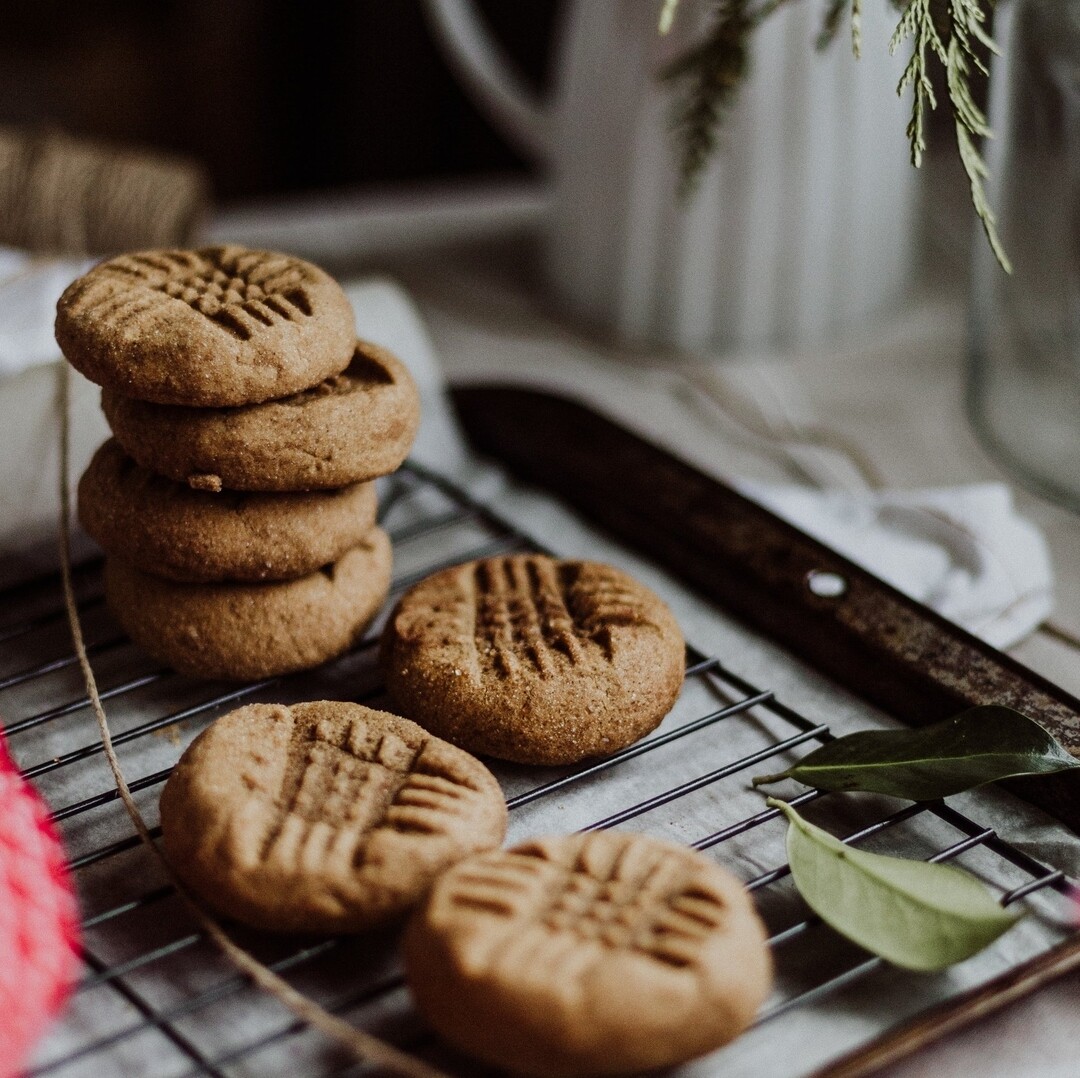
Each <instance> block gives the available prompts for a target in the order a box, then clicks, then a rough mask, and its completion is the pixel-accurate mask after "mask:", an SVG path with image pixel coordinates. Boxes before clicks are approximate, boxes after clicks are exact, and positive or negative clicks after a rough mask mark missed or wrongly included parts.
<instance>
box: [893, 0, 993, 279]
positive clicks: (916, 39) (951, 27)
mask: <svg viewBox="0 0 1080 1078" xmlns="http://www.w3.org/2000/svg"><path fill="white" fill-rule="evenodd" d="M983 4H984V0H907V5H906V6H905V8H904V10H903V13H902V15H901V16H900V22H899V24H898V25H897V27H896V33H895V34H893V38H892V41H891V42H890V43H889V48H890V50H891V51H893V52H895V51H896V49H897V48H899V46H900V44H901V43H902V42H903V41H904V40H906V39H908V38H911V40H912V50H911V59H910V60H909V61H908V64H907V66H906V67H905V69H904V73H903V75H902V76H901V78H900V84H899V86H898V87H897V93H900V94H902V93H904V91H905V90H907V89H909V88H910V89H911V90H912V110H911V122H910V123H909V124H908V129H907V130H908V139H909V140H910V142H911V163H912V164H913V165H915V167H916V168H918V167H919V166H920V165H921V164H922V159H923V154H924V153H925V152H926V133H925V125H926V113H927V109H928V108H936V107H937V100H936V99H935V97H934V91H933V88H932V85H931V82H930V75H929V63H930V61H931V59H936V60H937V61H938V62H939V63H940V64H941V65H942V67H943V68H944V69H945V84H946V88H947V93H948V102H949V111H950V112H951V113H952V117H953V124H954V127H955V129H956V148H957V150H958V152H959V155H960V163H961V164H962V165H963V167H964V172H965V174H966V175H967V179H968V186H969V188H970V190H971V204H972V206H973V207H974V209H975V213H976V214H977V216H978V218H979V220H980V222H981V223H982V227H983V231H984V232H985V233H986V238H987V241H988V242H989V244H990V247H991V249H992V250H993V252H994V256H995V257H996V258H997V260H998V262H999V263H1000V265H1001V268H1002V269H1003V270H1005V272H1006V273H1011V272H1012V266H1011V264H1010V262H1009V258H1008V256H1007V255H1006V253H1005V249H1004V247H1003V245H1002V243H1001V238H1000V237H999V236H998V232H997V218H996V217H995V216H994V212H993V210H992V209H991V207H990V203H989V200H988V199H987V197H986V187H985V183H984V181H985V180H986V177H987V175H988V172H987V168H986V162H985V160H984V159H983V156H982V154H981V152H980V150H979V147H978V145H977V143H976V140H977V139H984V138H991V137H993V133H992V132H991V130H990V126H989V124H988V123H987V121H986V115H985V114H984V113H983V111H982V109H980V108H979V106H978V104H977V102H976V101H975V97H974V95H973V94H972V92H971V81H970V80H971V73H972V71H977V72H978V73H979V74H980V75H985V74H986V73H987V72H986V65H985V64H984V63H983V60H982V57H981V56H980V55H979V52H978V51H977V48H976V46H982V47H984V48H987V49H990V50H991V51H996V46H995V45H994V43H993V41H992V40H991V39H990V36H989V35H988V34H987V33H986V30H985V29H984V26H983V23H984V22H985V20H986V13H985V11H984V10H983Z"/></svg>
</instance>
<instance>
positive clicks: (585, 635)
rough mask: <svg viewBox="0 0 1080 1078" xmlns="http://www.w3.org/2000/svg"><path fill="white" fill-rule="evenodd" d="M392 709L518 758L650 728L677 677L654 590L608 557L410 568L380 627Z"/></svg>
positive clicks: (546, 755)
mask: <svg viewBox="0 0 1080 1078" xmlns="http://www.w3.org/2000/svg"><path fill="white" fill-rule="evenodd" d="M382 661H383V669H384V672H385V675H386V683H387V689H388V690H389V692H390V695H391V698H392V699H393V701H394V703H395V706H396V709H397V710H399V711H400V712H401V713H402V714H404V715H408V716H409V718H411V719H415V720H416V721H417V722H419V723H420V724H421V725H422V726H424V727H425V728H427V729H429V730H431V731H432V732H433V733H436V734H438V735H439V736H440V737H445V738H446V739H447V740H448V741H452V742H453V743H454V744H455V745H461V746H462V747H463V748H466V749H468V750H469V751H470V752H476V753H482V754H486V755H490V756H496V757H499V758H500V759H504V760H514V761H517V762H519V763H532V764H561V763H573V762H575V761H577V760H582V759H585V758H587V757H590V756H605V755H608V754H610V753H613V752H615V751H616V750H618V749H621V748H623V747H624V746H626V745H629V744H630V743H631V742H633V741H636V740H637V739H638V738H639V737H641V736H642V735H644V734H646V733H648V732H649V731H650V730H652V729H653V728H654V727H655V726H656V725H657V724H658V723H659V722H660V721H661V719H663V717H664V715H666V714H667V712H668V711H669V710H670V708H671V706H672V704H673V703H674V702H675V699H676V698H677V696H678V694H679V689H680V687H681V686H682V681H683V672H684V667H685V645H684V642H683V638H682V634H681V632H680V631H679V627H678V625H677V623H676V621H675V618H674V617H673V615H672V614H671V611H670V610H669V609H668V608H667V606H665V604H664V603H663V601H662V600H661V599H660V598H659V597H658V596H657V595H655V594H654V593H653V592H652V591H650V590H649V589H648V588H646V587H645V586H644V585H643V584H640V583H638V582H637V581H636V580H634V579H633V578H632V577H630V576H628V575H627V574H626V573H623V572H621V571H620V570H618V569H615V568H613V567H611V566H609V565H601V564H599V563H596V562H587V561H557V560H554V559H552V558H549V557H545V556H543V555H537V554H520V555H511V556H503V557H496V558H488V559H486V560H483V561H477V562H469V563H467V564H465V565H458V566H455V567H453V568H451V569H447V570H444V571H442V572H439V573H436V574H435V575H433V576H430V577H428V578H427V579H425V580H423V581H421V582H420V583H419V584H417V585H416V586H415V587H413V588H412V589H411V590H410V591H409V592H407V593H406V594H405V596H404V597H403V598H402V599H401V601H400V602H399V603H398V606H397V608H396V609H395V610H394V612H393V614H392V616H391V618H390V620H389V622H388V623H387V626H386V630H385V632H384V634H383V639H382Z"/></svg>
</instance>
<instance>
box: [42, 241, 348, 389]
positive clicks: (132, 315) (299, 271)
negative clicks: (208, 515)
mask: <svg viewBox="0 0 1080 1078" xmlns="http://www.w3.org/2000/svg"><path fill="white" fill-rule="evenodd" d="M354 339H355V328H354V323H353V313H352V307H351V306H350V305H349V301H348V299H347V298H346V297H345V293H344V292H342V290H341V288H340V287H339V286H338V284H337V283H336V282H335V281H334V280H333V279H332V278H331V277H329V276H328V275H327V274H326V273H324V272H323V271H322V270H321V269H319V268H318V267H317V266H313V265H312V264H311V263H310V262H305V261H303V260H302V259H299V258H292V257H290V256H289V255H283V254H277V253H274V252H271V251H250V250H248V249H247V248H244V247H203V248H200V249H199V250H196V251H185V250H161V251H142V252H137V253H134V254H124V255H119V256H118V257H116V258H112V259H110V260H109V261H107V262H102V263H100V264H99V265H97V266H95V267H94V268H93V269H92V270H90V272H89V273H87V274H85V275H84V276H83V277H80V278H79V279H78V280H76V281H74V282H73V283H72V284H71V285H69V286H68V288H67V290H66V291H65V292H64V294H63V295H62V296H61V297H60V301H59V303H58V304H57V307H56V340H57V343H58V344H59V345H60V350H61V351H62V352H63V353H64V355H65V356H66V357H67V359H68V361H69V362H70V363H71V365H72V366H73V367H75V369H76V370H78V371H80V372H82V374H84V375H85V376H86V377H87V378H89V379H90V380H91V381H92V382H96V383H97V384H98V385H102V386H109V387H110V388H112V389H115V390H116V391H117V392H118V393H123V394H125V395H126V396H129V397H136V398H138V399H139V400H149V401H157V402H158V403H161V404H181V405H194V406H199V407H221V406H228V405H238V404H254V403H256V402H258V401H264V400H268V399H270V398H271V397H284V396H287V395H288V394H290V393H295V392H297V391H298V390H301V389H306V388H307V387H308V386H312V385H315V384H317V383H318V382H320V381H322V380H323V379H324V378H327V377H329V376H330V375H332V374H337V373H338V372H339V371H341V370H343V369H344V368H345V367H346V366H348V364H349V360H350V358H351V356H352V349H353V341H354Z"/></svg>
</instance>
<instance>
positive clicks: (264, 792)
mask: <svg viewBox="0 0 1080 1078" xmlns="http://www.w3.org/2000/svg"><path fill="white" fill-rule="evenodd" d="M161 823H162V828H163V831H164V842H165V850H166V853H167V854H168V857H169V861H170V863H171V864H172V865H173V867H174V868H175V869H176V871H177V872H178V873H179V874H180V876H181V877H182V878H183V879H184V880H186V881H187V882H188V884H190V886H191V887H192V888H193V889H194V890H196V891H197V892H198V893H199V894H201V895H202V896H203V897H204V898H205V899H206V901H207V902H208V903H210V904H211V905H212V906H214V907H215V908H217V909H219V910H221V911H222V912H224V913H227V914H229V915H230V916H232V917H235V918H236V919H237V920H239V921H243V922H245V923H246V924H249V925H253V926H255V927H257V928H268V929H275V930H283V931H318V932H323V931H326V932H330V931H357V930H359V929H364V928H368V927H371V926H373V925H376V924H381V923H383V922H385V921H388V920H391V919H393V918H395V917H398V916H400V915H401V914H403V913H405V912H406V911H407V910H408V909H409V908H410V907H411V906H413V905H414V904H415V903H416V902H417V901H418V900H419V899H420V898H421V897H422V896H423V894H424V893H425V892H426V891H427V889H428V888H429V887H430V886H431V883H432V881H433V880H434V879H435V877H436V876H437V875H438V873H439V872H441V871H442V870H443V869H445V868H446V867H448V866H449V865H451V864H453V863H455V862H456V861H458V860H460V859H461V858H463V857H465V856H468V855H469V854H472V853H475V852H477V851H480V850H486V849H490V848H492V847H495V846H498V844H499V843H500V842H501V841H502V839H503V835H504V834H505V831H506V804H505V802H504V800H503V797H502V792H501V790H500V789H499V785H498V783H497V782H496V781H495V778H494V776H492V774H491V773H490V772H489V771H488V770H487V768H485V767H484V765H483V764H481V763H480V762H479V761H478V760H475V759H473V757H471V756H469V755H468V754H467V753H465V752H463V751H462V750H461V749H457V748H455V747H454V746H453V745H449V744H447V743H446V742H445V741H440V740H439V739H438V738H436V737H432V736H431V735H430V734H428V733H427V732H425V731H424V730H422V729H421V728H420V727H419V726H417V725H416V724H415V723H412V722H409V720H407V719H402V718H399V717H398V716H396V715H390V714H388V713H387V712H383V711H374V710H372V709H371V708H366V707H363V706H362V705H360V704H350V703H341V702H337V701H328V700H322V701H317V702H314V703H306V704H294V705H292V706H291V707H285V706H284V705H278V704H252V705H250V706H248V707H244V708H240V709H239V710H238V711H234V712H231V713H230V714H228V715H226V716H224V717H223V718H220V719H218V720H217V722H215V723H214V724H213V725H212V726H211V727H209V728H208V729H207V730H205V731H204V732H203V733H202V734H200V735H199V737H198V738H196V739H195V741H194V742H193V743H192V744H191V745H190V746H189V748H188V749H187V751H186V752H185V753H184V755H183V756H182V757H181V759H180V762H179V764H178V765H177V767H176V769H175V770H174V771H173V773H172V775H171V776H170V777H169V781H168V783H167V784H166V786H165V790H164V792H163V793H162V797H161Z"/></svg>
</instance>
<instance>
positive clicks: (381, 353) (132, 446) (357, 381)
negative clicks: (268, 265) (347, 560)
mask: <svg viewBox="0 0 1080 1078" xmlns="http://www.w3.org/2000/svg"><path fill="white" fill-rule="evenodd" d="M101 407H102V410H103V411H104V412H105V417H106V419H108V421H109V426H110V427H112V431H113V434H114V435H115V436H116V438H117V441H119V442H120V444H121V445H122V446H123V447H124V448H125V449H126V450H127V452H128V453H129V454H130V455H131V456H133V457H134V458H135V459H136V460H137V461H138V462H139V463H140V464H142V465H145V466H146V467H147V468H150V469H151V470H152V471H155V472H158V473H159V474H160V475H167V476H168V477H169V478H170V479H175V480H177V481H178V482H184V483H189V484H190V485H191V486H193V487H200V488H203V489H208V490H220V489H221V488H222V487H225V488H227V489H229V490H320V489H325V488H328V487H339V486H344V485H345V484H347V483H356V482H360V481H363V480H368V479H375V478H377V477H378V476H380V475H389V474H390V472H393V471H395V470H396V469H397V468H398V467H399V466H400V465H401V462H402V461H403V460H404V459H405V457H406V455H407V454H408V452H409V449H410V448H411V447H412V443H413V439H414V438H415V437H416V428H417V425H418V424H419V422H420V398H419V396H418V394H417V391H416V384H415V383H414V382H413V380H412V376H411V375H410V374H409V372H408V370H407V369H406V368H405V365H404V364H403V363H402V362H401V361H400V360H399V359H398V358H397V357H396V356H394V355H393V354H392V353H391V352H388V351H387V350H386V349H385V348H379V347H378V346H377V345H374V344H368V343H366V342H364V341H358V342H357V343H356V346H355V350H354V352H353V357H352V362H351V363H350V364H349V366H348V367H347V368H346V369H345V370H344V371H342V372H341V373H340V374H336V375H331V376H330V377H329V378H327V379H326V380H325V381H323V382H322V383H320V384H319V385H317V386H315V387H314V388H312V389H307V390H304V391H303V392H300V393H296V394H294V395H293V396H291V397H286V398H284V399H283V400H271V401H265V402H264V403H262V404H255V405H250V406H248V407H244V408H206V409H203V408H199V409H192V408H181V407H175V406H171V405H166V404H149V403H147V402H145V401H138V400H133V399H131V398H130V397H125V396H124V395H123V394H121V393H118V392H115V391H114V390H111V389H109V388H105V389H103V390H102V392H101Z"/></svg>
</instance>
